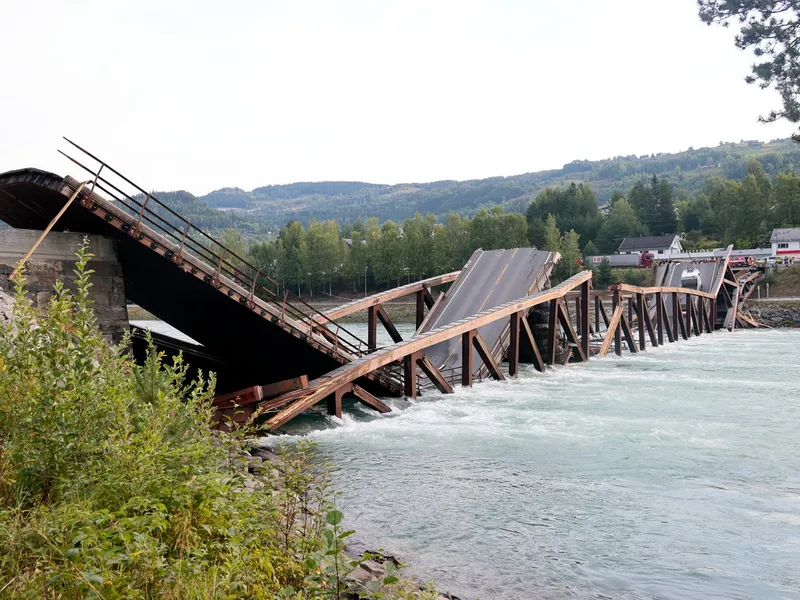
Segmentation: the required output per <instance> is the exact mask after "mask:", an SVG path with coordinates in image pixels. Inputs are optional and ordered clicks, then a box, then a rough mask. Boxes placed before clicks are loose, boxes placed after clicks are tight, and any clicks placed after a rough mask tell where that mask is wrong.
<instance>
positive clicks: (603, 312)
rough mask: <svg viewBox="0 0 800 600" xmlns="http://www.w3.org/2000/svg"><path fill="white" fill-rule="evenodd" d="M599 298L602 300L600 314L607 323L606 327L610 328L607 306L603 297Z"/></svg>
mask: <svg viewBox="0 0 800 600" xmlns="http://www.w3.org/2000/svg"><path fill="white" fill-rule="evenodd" d="M598 300H600V314H601V315H603V323H605V325H606V329H608V322H609V318H608V313H607V312H606V307H605V305H604V304H603V301H602V299H600V298H598ZM597 331H600V326H599V325H598V327H597Z"/></svg>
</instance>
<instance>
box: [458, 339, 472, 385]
mask: <svg viewBox="0 0 800 600" xmlns="http://www.w3.org/2000/svg"><path fill="white" fill-rule="evenodd" d="M474 335H475V334H474V333H473V332H472V331H465V332H464V333H463V334H461V385H463V386H464V387H472V337H473V336H474Z"/></svg>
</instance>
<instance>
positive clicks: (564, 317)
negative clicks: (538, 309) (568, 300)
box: [558, 303, 586, 362]
mask: <svg viewBox="0 0 800 600" xmlns="http://www.w3.org/2000/svg"><path fill="white" fill-rule="evenodd" d="M558 320H559V322H560V323H561V327H562V328H563V329H564V333H566V335H567V339H569V341H571V342H572V343H573V344H575V346H574V349H575V351H576V353H577V354H578V358H579V359H580V361H581V362H585V361H586V355H585V354H584V353H583V348H582V347H581V340H580V339H579V338H578V334H577V333H576V332H575V328H573V327H572V322H571V321H570V318H569V314H568V313H567V310H566V307H565V306H564V304H563V303H560V304H559V305H558Z"/></svg>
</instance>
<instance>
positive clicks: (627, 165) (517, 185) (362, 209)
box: [199, 140, 800, 229]
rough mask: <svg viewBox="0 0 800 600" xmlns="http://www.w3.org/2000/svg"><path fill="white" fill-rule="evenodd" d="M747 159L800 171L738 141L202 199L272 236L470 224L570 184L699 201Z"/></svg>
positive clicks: (788, 160) (791, 152) (783, 150)
mask: <svg viewBox="0 0 800 600" xmlns="http://www.w3.org/2000/svg"><path fill="white" fill-rule="evenodd" d="M750 158H755V159H756V160H758V161H759V162H760V163H761V165H762V166H763V168H764V171H765V172H766V174H767V175H768V176H770V177H772V176H774V175H775V174H777V173H778V172H781V171H786V170H788V169H793V170H798V167H800V148H798V146H797V145H795V144H793V143H792V142H791V141H790V140H773V141H772V142H769V143H762V142H757V141H749V142H746V141H741V142H738V143H720V144H719V145H718V146H716V147H714V148H699V149H692V148H690V149H688V150H686V151H684V152H679V153H676V154H666V153H659V154H651V155H644V156H633V155H631V156H617V157H614V158H610V159H605V160H598V161H588V160H576V161H573V162H571V163H568V164H566V165H564V166H563V167H562V168H560V169H553V170H548V171H538V172H535V173H526V174H523V175H514V176H510V177H492V178H488V179H476V180H471V181H436V182H432V183H409V184H398V185H379V184H371V183H359V182H320V183H292V184H288V185H271V186H265V187H260V188H256V189H254V190H252V191H251V192H246V191H245V190H242V189H239V188H224V189H221V190H217V191H215V192H212V193H210V194H207V195H205V196H201V197H200V198H199V200H202V201H205V202H207V203H208V204H209V205H211V206H214V207H218V208H221V209H225V210H226V212H227V211H231V212H234V213H239V214H241V215H242V216H246V222H248V223H250V224H256V223H257V224H259V228H260V227H261V226H265V227H268V228H274V229H279V228H280V227H282V226H284V225H285V224H286V223H288V222H289V221H291V220H298V221H300V222H301V223H303V224H304V225H307V224H308V223H310V221H311V219H317V220H328V219H336V220H337V221H339V223H345V222H348V221H353V220H355V219H356V218H358V217H361V218H365V217H377V218H378V220H379V221H381V222H382V221H385V220H388V219H391V220H394V221H402V220H403V219H406V218H409V217H413V216H414V214H415V213H417V212H420V213H423V214H427V213H432V214H435V215H437V216H439V217H442V216H443V215H446V214H447V213H449V212H451V211H452V212H456V213H458V214H461V215H464V216H473V215H474V214H475V213H477V212H478V210H479V209H481V208H490V207H492V206H496V205H500V206H502V207H503V208H504V209H505V210H506V211H508V212H519V213H523V212H525V210H526V208H527V206H528V204H529V202H530V199H531V197H532V196H535V195H536V194H537V193H538V192H540V191H541V190H543V189H545V188H550V187H568V186H569V184H570V183H573V182H574V183H589V184H591V187H592V190H593V191H594V193H595V195H596V197H597V201H598V202H599V203H600V204H604V203H606V202H608V201H609V200H610V199H611V197H612V195H613V194H614V192H615V191H623V192H627V190H630V189H631V188H632V187H633V186H634V185H635V183H636V182H637V181H639V180H640V179H642V178H645V179H647V178H649V177H650V176H652V175H658V176H659V177H662V176H663V177H666V178H667V179H668V180H669V182H670V184H671V185H673V186H674V187H675V188H676V192H677V193H678V194H680V192H681V191H682V190H683V191H686V192H689V193H696V192H699V191H701V190H702V189H703V186H704V184H705V181H706V180H707V179H708V178H709V177H710V176H714V175H716V176H721V177H725V178H727V179H736V180H741V179H743V178H744V177H745V176H746V175H747V162H748V159H750ZM226 218H228V219H234V218H235V217H233V216H230V217H226ZM234 227H237V226H236V225H234ZM237 228H238V227H237Z"/></svg>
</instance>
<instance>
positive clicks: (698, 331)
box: [692, 298, 703, 335]
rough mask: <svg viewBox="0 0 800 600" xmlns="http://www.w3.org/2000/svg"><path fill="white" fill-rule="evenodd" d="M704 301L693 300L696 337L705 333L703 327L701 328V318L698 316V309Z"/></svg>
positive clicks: (693, 327)
mask: <svg viewBox="0 0 800 600" xmlns="http://www.w3.org/2000/svg"><path fill="white" fill-rule="evenodd" d="M701 300H702V298H697V299H696V300H695V299H692V329H693V330H694V334H695V335H700V334H702V333H703V329H702V327H700V318H699V317H698V316H697V308H698V303H699V302H700V301H701Z"/></svg>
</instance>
